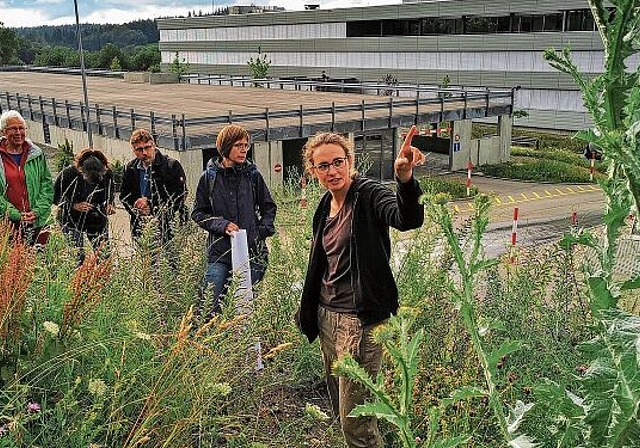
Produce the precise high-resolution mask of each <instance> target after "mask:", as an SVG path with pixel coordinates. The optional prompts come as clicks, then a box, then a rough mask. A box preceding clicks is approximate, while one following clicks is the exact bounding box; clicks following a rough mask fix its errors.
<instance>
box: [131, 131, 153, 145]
mask: <svg viewBox="0 0 640 448" xmlns="http://www.w3.org/2000/svg"><path fill="white" fill-rule="evenodd" d="M147 142H151V143H153V144H154V145H155V144H156V141H155V140H154V139H153V136H152V135H151V134H150V133H149V131H147V130H146V129H136V130H135V131H133V133H132V134H131V138H130V139H129V144H130V145H131V146H133V145H135V144H136V143H147Z"/></svg>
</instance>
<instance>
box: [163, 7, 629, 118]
mask: <svg viewBox="0 0 640 448" xmlns="http://www.w3.org/2000/svg"><path fill="white" fill-rule="evenodd" d="M158 28H159V30H160V49H161V52H162V62H163V64H169V63H170V62H172V61H173V60H174V58H175V55H176V52H177V53H178V55H179V58H180V59H181V60H182V59H184V60H185V61H186V62H188V63H189V64H190V67H191V70H192V71H194V72H198V73H210V74H233V75H238V74H248V66H247V61H248V60H249V58H251V57H255V56H256V55H257V54H258V51H261V52H262V53H263V54H266V55H267V56H268V58H269V59H270V60H271V69H270V72H269V73H270V76H273V77H292V76H295V77H300V76H306V77H310V78H317V77H319V76H320V75H321V73H322V71H323V70H324V71H325V72H326V74H327V75H328V76H329V77H330V78H357V79H359V80H363V81H379V80H381V79H382V78H383V77H385V76H386V75H392V76H394V77H396V78H397V79H398V81H400V82H406V83H420V84H443V82H444V83H446V82H447V81H445V80H448V82H449V83H450V85H461V86H492V87H514V86H521V89H520V90H519V91H518V94H517V98H516V109H522V110H525V111H527V112H528V113H529V116H528V117H525V118H521V119H518V120H517V121H516V124H517V125H523V126H531V127H540V128H551V129H566V130H576V129H582V128H584V127H587V126H589V124H590V120H589V118H588V117H587V116H586V114H585V112H584V108H583V105H582V98H581V95H580V92H579V91H578V90H577V88H576V87H575V86H574V84H573V81H572V80H571V79H570V77H568V76H567V75H565V74H562V73H559V72H557V71H556V70H555V69H553V68H552V67H550V66H549V65H548V64H547V63H546V62H545V61H544V60H543V58H542V53H543V50H544V49H546V48H556V49H561V48H564V47H567V46H569V47H571V49H572V52H573V58H574V61H575V63H576V64H577V66H578V67H579V68H580V69H581V70H582V71H583V72H586V73H589V74H597V73H600V72H601V71H602V70H603V55H604V52H603V46H602V42H601V40H600V38H599V35H598V33H597V32H596V30H595V24H594V20H593V17H592V16H591V12H590V10H589V9H588V3H587V1H586V0H553V1H551V0H488V1H477V0H443V1H424V2H412V3H408V2H407V3H403V4H396V5H387V6H374V7H361V8H344V9H330V10H323V9H313V10H306V11H288V12H272V13H261V14H237V15H226V16H208V17H192V18H170V19H161V20H158ZM630 62H631V63H637V61H630Z"/></svg>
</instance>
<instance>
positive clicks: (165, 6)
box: [0, 0, 402, 27]
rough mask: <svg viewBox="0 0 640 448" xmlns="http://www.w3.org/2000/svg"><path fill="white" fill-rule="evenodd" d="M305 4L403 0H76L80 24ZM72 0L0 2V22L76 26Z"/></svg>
mask: <svg viewBox="0 0 640 448" xmlns="http://www.w3.org/2000/svg"><path fill="white" fill-rule="evenodd" d="M308 3H313V4H319V5H320V8H322V9H329V8H348V7H352V6H373V5H384V4H392V3H402V0H246V1H237V0H78V9H79V14H80V21H81V22H82V23H125V22H131V21H133V20H137V19H149V18H154V17H167V16H177V15H186V14H187V13H188V12H189V11H194V10H195V11H200V10H202V12H210V11H211V10H212V9H214V8H219V7H222V6H226V5H232V4H240V5H250V4H255V5H273V6H282V7H284V8H286V9H288V10H301V9H304V5H305V4H308ZM73 6H74V3H73V1H72V0H0V22H4V25H5V26H7V27H19V26H37V25H61V24H67V23H75V15H74V10H73Z"/></svg>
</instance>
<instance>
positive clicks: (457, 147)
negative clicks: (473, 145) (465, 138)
mask: <svg viewBox="0 0 640 448" xmlns="http://www.w3.org/2000/svg"><path fill="white" fill-rule="evenodd" d="M458 151H460V142H453V152H458Z"/></svg>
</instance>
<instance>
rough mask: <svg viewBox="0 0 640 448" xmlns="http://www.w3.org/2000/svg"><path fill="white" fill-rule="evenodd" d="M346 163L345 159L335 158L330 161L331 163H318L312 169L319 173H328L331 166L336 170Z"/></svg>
mask: <svg viewBox="0 0 640 448" xmlns="http://www.w3.org/2000/svg"><path fill="white" fill-rule="evenodd" d="M346 161H347V158H346V157H337V158H335V159H333V160H332V161H331V163H326V162H323V163H319V164H317V165H315V166H314V168H315V169H316V170H317V171H318V172H319V173H323V174H324V173H328V172H329V167H331V166H333V167H334V168H335V169H338V168H342V167H343V166H344V164H345V162H346Z"/></svg>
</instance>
